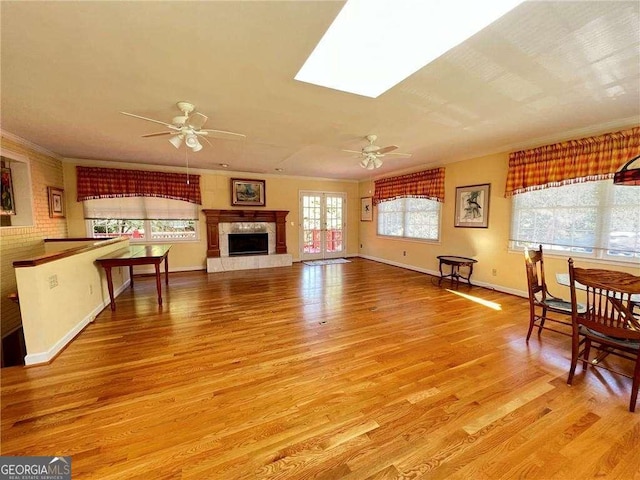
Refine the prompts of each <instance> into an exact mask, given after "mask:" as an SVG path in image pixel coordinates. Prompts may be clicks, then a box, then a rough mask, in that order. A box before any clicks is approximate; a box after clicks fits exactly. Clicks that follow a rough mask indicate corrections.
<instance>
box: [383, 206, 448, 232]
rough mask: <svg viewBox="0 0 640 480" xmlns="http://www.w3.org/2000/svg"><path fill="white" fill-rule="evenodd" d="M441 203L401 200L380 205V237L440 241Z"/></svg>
mask: <svg viewBox="0 0 640 480" xmlns="http://www.w3.org/2000/svg"><path fill="white" fill-rule="evenodd" d="M440 211H441V209H440V202H437V201H435V200H428V199H425V198H399V199H396V200H388V201H386V202H380V203H379V204H378V235H386V236H390V237H403V238H418V239H425V240H438V239H439V238H440Z"/></svg>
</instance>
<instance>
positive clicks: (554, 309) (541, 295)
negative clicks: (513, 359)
mask: <svg viewBox="0 0 640 480" xmlns="http://www.w3.org/2000/svg"><path fill="white" fill-rule="evenodd" d="M524 263H525V267H526V270H527V284H528V287H529V331H528V332H527V342H528V341H529V337H531V332H532V331H533V328H534V327H536V326H537V327H538V335H540V334H541V333H542V329H543V328H544V329H547V330H551V331H554V332H556V333H561V334H563V335H571V302H569V301H567V300H563V299H562V298H560V297H556V296H555V295H552V294H551V293H549V289H548V288H547V283H546V281H545V278H544V257H543V255H542V245H540V247H539V248H538V250H529V249H528V248H525V250H524ZM547 321H548V322H553V323H554V324H559V325H563V326H564V327H566V328H565V329H563V330H560V329H556V328H553V327H551V326H548V325H546V322H547Z"/></svg>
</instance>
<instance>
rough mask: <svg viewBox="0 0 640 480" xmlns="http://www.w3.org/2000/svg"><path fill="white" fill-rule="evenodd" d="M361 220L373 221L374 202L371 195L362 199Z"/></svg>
mask: <svg viewBox="0 0 640 480" xmlns="http://www.w3.org/2000/svg"><path fill="white" fill-rule="evenodd" d="M360 221H361V222H372V221H373V202H372V199H371V197H362V198H361V199H360Z"/></svg>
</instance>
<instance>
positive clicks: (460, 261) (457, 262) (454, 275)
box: [438, 255, 478, 288]
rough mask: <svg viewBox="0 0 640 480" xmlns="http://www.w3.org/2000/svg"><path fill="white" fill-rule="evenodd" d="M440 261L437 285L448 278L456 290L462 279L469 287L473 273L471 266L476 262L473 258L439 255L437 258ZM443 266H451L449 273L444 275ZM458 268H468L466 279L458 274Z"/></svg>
mask: <svg viewBox="0 0 640 480" xmlns="http://www.w3.org/2000/svg"><path fill="white" fill-rule="evenodd" d="M438 260H440V265H439V266H438V269H439V270H440V280H438V285H440V284H441V283H442V279H444V278H450V279H451V283H452V284H453V282H454V281H455V282H456V288H457V287H458V285H460V279H461V278H462V279H464V280H466V281H467V283H468V284H469V285H471V274H472V273H473V264H474V263H477V262H478V261H477V260H475V259H473V258H468V257H458V256H456V255H440V256H439V257H438ZM443 265H450V266H451V273H448V274H445V273H444V272H443V271H442V266H443ZM460 267H469V275H467V276H466V277H465V276H464V275H462V274H461V273H460Z"/></svg>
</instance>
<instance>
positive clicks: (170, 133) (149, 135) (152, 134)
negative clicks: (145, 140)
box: [142, 132, 175, 137]
mask: <svg viewBox="0 0 640 480" xmlns="http://www.w3.org/2000/svg"><path fill="white" fill-rule="evenodd" d="M160 135H175V132H157V133H147V134H146V135H142V136H143V137H159V136H160Z"/></svg>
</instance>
